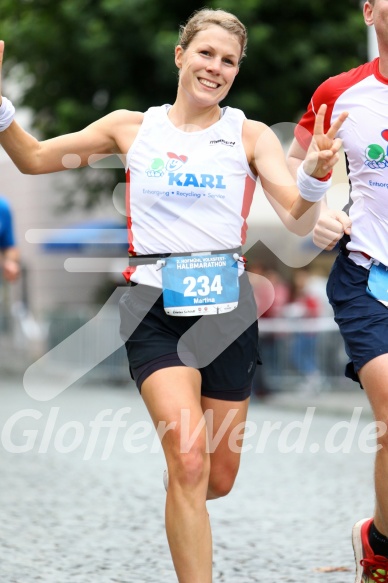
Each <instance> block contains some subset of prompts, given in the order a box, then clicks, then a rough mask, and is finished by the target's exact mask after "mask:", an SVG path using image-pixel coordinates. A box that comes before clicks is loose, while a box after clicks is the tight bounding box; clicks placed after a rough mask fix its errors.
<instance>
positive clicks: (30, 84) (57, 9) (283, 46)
mask: <svg viewBox="0 0 388 583" xmlns="http://www.w3.org/2000/svg"><path fill="white" fill-rule="evenodd" d="M207 5H208V6H210V7H214V8H223V9H225V10H229V11H231V12H234V13H235V14H236V15H237V16H238V17H239V18H240V19H241V20H242V21H243V22H244V23H246V25H247V27H248V33H249V42H248V56H247V58H246V60H244V62H243V64H242V67H241V71H240V73H239V75H238V77H237V79H236V82H235V86H234V87H233V88H232V90H231V93H230V95H229V97H228V104H230V105H233V106H235V107H239V108H241V109H243V110H244V111H245V113H246V115H247V116H248V117H251V118H254V119H259V120H261V121H264V122H266V123H268V124H274V123H278V122H283V121H295V120H296V119H297V118H298V116H299V114H300V113H301V111H303V110H304V108H305V106H306V104H307V102H308V100H309V98H310V96H311V93H312V91H313V90H314V89H315V88H316V86H317V85H318V84H319V83H320V82H321V81H322V80H323V79H324V78H326V77H328V76H329V75H334V74H336V73H338V72H340V71H342V70H346V69H349V68H351V67H354V66H357V65H358V64H360V62H362V61H363V60H365V58H366V29H365V25H364V23H363V19H362V14H361V10H360V7H359V0H343V1H342V2H333V3H327V2H322V0H289V1H288V2H287V1H285V0H271V1H268V0H239V1H238V0H219V1H217V2H216V1H214V0H212V1H210V2H208V4H207ZM200 7H201V6H200V5H198V4H197V3H196V2H193V1H192V0H186V2H184V3H183V2H181V1H178V0H163V1H162V0H55V1H53V0H0V14H1V21H0V37H1V38H3V39H4V40H5V42H6V53H5V78H7V72H9V71H10V70H11V69H12V68H13V72H14V76H15V75H16V73H18V76H19V82H20V83H21V85H22V87H23V88H24V94H23V96H22V98H21V103H20V104H21V105H26V106H28V107H30V108H31V109H32V111H33V114H34V126H35V128H36V129H37V130H39V133H40V135H41V136H43V137H45V138H49V137H52V136H55V135H58V134H62V133H68V132H72V131H77V130H79V129H81V128H82V127H84V126H85V125H87V124H89V123H91V122H92V121H94V120H95V119H97V118H99V117H101V116H103V115H105V114H107V113H109V112H110V111H113V110H115V109H119V108H125V109H132V110H140V111H144V110H145V109H147V108H148V107H150V106H151V105H157V104H162V103H165V102H170V103H171V102H173V100H174V98H175V94H176V82H177V74H176V69H175V65H174V58H173V55H174V45H175V44H176V41H177V38H178V27H179V25H180V24H181V23H183V22H184V21H185V20H186V19H187V18H188V17H189V16H190V14H191V13H192V12H194V10H196V9H198V8H200ZM16 64H19V65H20V64H21V65H22V67H18V68H16V67H15V65H16ZM5 87H6V82H5ZM99 172H101V178H100V179H96V176H94V177H92V178H91V175H92V174H93V172H86V174H85V175H84V176H83V177H81V176H80V179H81V180H82V181H83V182H84V183H86V184H90V185H91V186H90V192H89V194H90V196H89V198H88V201H87V202H88V203H92V202H93V201H94V200H95V198H96V197H97V196H98V194H99V193H100V192H102V191H103V190H106V189H107V188H108V189H109V187H108V186H107V185H109V183H110V181H115V182H117V177H116V175H115V176H112V177H110V178H107V177H106V176H102V171H99ZM80 174H82V173H80ZM108 192H112V188H111V189H110V190H108Z"/></svg>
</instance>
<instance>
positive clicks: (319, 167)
mask: <svg viewBox="0 0 388 583" xmlns="http://www.w3.org/2000/svg"><path fill="white" fill-rule="evenodd" d="M326 110H327V105H325V104H322V105H321V107H320V108H319V110H318V113H317V115H316V117H315V124H314V134H313V138H312V140H311V144H310V147H309V149H308V151H307V155H306V159H305V161H304V163H303V167H304V170H305V172H306V173H307V174H309V175H310V176H314V178H323V177H324V176H326V175H327V174H328V173H329V172H330V171H331V170H332V169H333V167H334V166H335V164H336V163H337V162H338V160H339V153H338V152H339V150H340V148H341V146H342V140H340V139H339V138H336V135H337V132H338V130H339V129H340V127H341V126H342V124H343V123H344V121H345V120H346V118H347V117H348V115H349V114H348V113H347V112H343V113H341V114H340V115H339V116H338V118H337V119H336V121H335V122H334V123H333V124H332V125H331V126H330V128H329V130H328V131H327V133H326V134H325V133H324V121H325V114H326Z"/></svg>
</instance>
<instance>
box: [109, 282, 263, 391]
mask: <svg viewBox="0 0 388 583" xmlns="http://www.w3.org/2000/svg"><path fill="white" fill-rule="evenodd" d="M120 317H121V328H120V333H121V337H122V338H123V340H124V341H125V346H126V349H127V355H128V361H129V367H130V372H131V376H132V378H133V379H134V380H135V382H136V385H137V387H138V389H139V390H141V385H142V383H143V382H144V380H145V379H146V378H147V377H148V376H149V375H151V374H152V373H153V372H155V371H157V370H160V369H163V368H167V367H173V366H191V367H194V368H196V369H198V370H199V371H200V373H201V376H202V395H204V396H206V397H212V398H215V399H223V400H227V401H243V400H244V399H246V398H247V397H249V395H250V393H251V385H252V379H253V375H254V373H255V369H256V365H257V364H258V363H259V364H261V361H260V357H259V351H258V324H257V308H256V303H255V299H254V296H253V293H252V289H251V286H250V283H249V280H248V276H247V274H246V273H244V274H243V275H242V276H241V277H240V299H239V304H238V307H237V308H236V309H235V310H233V311H232V312H228V313H226V314H218V315H208V316H189V317H176V316H168V315H167V314H166V313H165V311H164V309H163V300H162V296H161V290H160V289H157V288H154V287H150V286H144V285H135V286H132V287H129V288H128V290H127V291H126V292H125V293H124V295H123V296H122V298H121V300H120Z"/></svg>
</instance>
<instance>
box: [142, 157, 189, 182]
mask: <svg viewBox="0 0 388 583" xmlns="http://www.w3.org/2000/svg"><path fill="white" fill-rule="evenodd" d="M167 156H168V160H167V162H165V161H164V160H163V158H153V159H152V160H151V164H150V165H149V167H148V168H147V170H146V174H147V176H149V177H151V178H159V177H160V176H163V175H164V174H165V172H166V171H167V172H173V171H175V170H179V168H181V167H182V166H183V164H186V162H187V160H188V157H187V156H184V155H183V154H181V155H180V156H178V154H174V152H167Z"/></svg>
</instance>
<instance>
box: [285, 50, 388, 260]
mask: <svg viewBox="0 0 388 583" xmlns="http://www.w3.org/2000/svg"><path fill="white" fill-rule="evenodd" d="M323 103H325V104H327V106H328V109H327V113H326V116H325V131H327V130H328V129H329V127H330V125H331V124H332V123H333V122H334V121H335V120H336V119H337V118H338V116H339V114H340V113H342V112H344V111H347V112H348V113H349V117H348V118H347V119H346V120H345V122H344V123H343V125H342V127H341V128H340V130H339V132H338V137H339V138H341V139H342V141H343V148H344V152H345V155H346V159H347V167H348V174H349V181H350V185H351V193H350V196H351V201H352V204H351V207H350V210H349V216H350V218H351V220H352V228H351V235H350V237H351V241H350V243H348V244H347V248H348V250H349V251H351V252H353V253H352V258H353V259H355V261H356V262H357V263H359V264H361V265H365V267H368V266H369V265H370V262H369V263H368V261H367V260H366V259H365V258H364V257H363V256H362V255H360V254H359V253H355V252H364V253H366V254H367V255H370V256H371V257H373V258H374V259H376V260H378V261H380V262H381V263H383V264H384V265H388V79H387V78H385V77H383V76H382V75H381V74H380V72H379V59H378V58H377V59H375V60H373V61H371V62H370V63H366V64H364V65H361V66H360V67H357V68H355V69H352V70H350V71H348V72H346V73H342V74H340V75H337V76H335V77H330V78H329V79H327V80H326V81H325V82H324V83H322V85H320V86H319V87H318V89H317V90H316V91H315V93H314V95H313V97H312V99H311V102H310V104H309V106H308V109H307V111H306V113H305V114H304V115H303V117H302V119H301V120H300V122H299V124H298V125H297V127H296V129H295V137H296V139H297V140H298V142H299V144H300V145H301V146H302V147H303V148H304V149H307V148H308V145H309V142H310V140H311V135H312V133H313V129H314V122H315V115H316V112H317V111H318V109H319V107H320V105H321V104H323Z"/></svg>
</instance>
